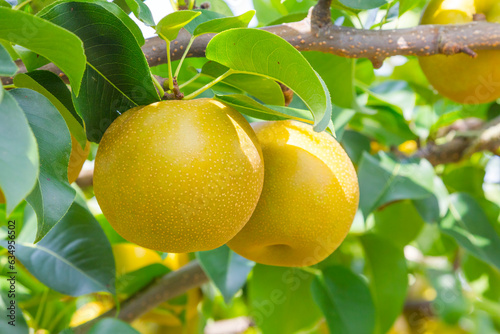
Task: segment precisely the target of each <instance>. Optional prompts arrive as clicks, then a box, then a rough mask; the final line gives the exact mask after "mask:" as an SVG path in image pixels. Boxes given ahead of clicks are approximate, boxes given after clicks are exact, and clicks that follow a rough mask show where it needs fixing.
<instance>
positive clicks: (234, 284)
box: [196, 245, 255, 304]
mask: <svg viewBox="0 0 500 334" xmlns="http://www.w3.org/2000/svg"><path fill="white" fill-rule="evenodd" d="M196 257H197V258H198V260H199V261H200V265H201V267H202V268H203V270H204V271H205V273H206V274H207V276H208V277H210V280H211V281H212V282H213V283H214V284H215V286H216V287H217V288H218V289H219V291H220V292H221V294H222V296H223V297H224V301H225V302H226V304H228V303H229V302H230V301H231V299H232V298H233V296H234V295H235V294H236V292H238V290H240V289H241V288H242V287H243V285H244V284H245V282H246V280H247V276H248V274H249V273H250V271H252V269H253V267H254V265H255V262H253V261H250V260H247V259H245V258H244V257H241V256H240V255H238V254H236V253H235V252H233V251H232V250H230V249H229V247H227V246H226V245H223V246H221V247H219V248H216V249H213V250H210V251H205V252H197V253H196Z"/></svg>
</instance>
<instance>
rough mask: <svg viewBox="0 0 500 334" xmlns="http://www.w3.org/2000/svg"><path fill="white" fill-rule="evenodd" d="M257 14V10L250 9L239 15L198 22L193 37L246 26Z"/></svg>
mask: <svg viewBox="0 0 500 334" xmlns="http://www.w3.org/2000/svg"><path fill="white" fill-rule="evenodd" d="M254 15H255V10H249V11H248V12H246V13H243V14H241V15H239V16H231V17H223V18H215V19H212V20H209V21H206V22H203V23H200V24H198V26H197V27H196V28H195V29H194V31H193V37H198V36H200V35H203V34H210V33H212V34H217V33H220V32H222V31H224V30H228V29H231V28H246V27H247V26H248V24H249V23H250V21H251V20H252V18H253V16H254Z"/></svg>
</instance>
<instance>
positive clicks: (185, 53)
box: [174, 37, 195, 77]
mask: <svg viewBox="0 0 500 334" xmlns="http://www.w3.org/2000/svg"><path fill="white" fill-rule="evenodd" d="M194 39H195V37H191V38H190V39H189V43H188V45H187V46H186V51H184V54H183V55H182V58H181V60H180V61H179V65H178V66H177V68H176V69H175V74H174V77H177V76H178V75H179V72H180V70H181V66H182V63H183V62H184V59H186V56H187V54H188V52H189V49H190V48H191V45H193V42H194Z"/></svg>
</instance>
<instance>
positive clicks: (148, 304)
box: [73, 260, 208, 334]
mask: <svg viewBox="0 0 500 334" xmlns="http://www.w3.org/2000/svg"><path fill="white" fill-rule="evenodd" d="M206 282H208V277H207V276H206V275H205V272H204V271H203V269H202V268H201V266H200V264H199V263H198V261H196V260H195V261H191V262H189V263H188V264H187V265H185V266H184V267H182V268H180V269H179V270H176V271H172V272H170V273H168V274H167V275H165V276H163V277H161V278H160V279H158V280H157V281H155V282H153V283H152V284H150V285H149V286H148V287H146V288H145V289H144V290H142V291H139V292H138V293H137V294H135V295H134V296H132V297H131V298H129V299H127V300H126V301H125V302H123V303H122V305H121V309H120V312H119V313H118V316H117V318H118V319H120V320H123V321H125V322H129V323H130V322H132V321H134V320H135V319H137V318H139V317H141V316H142V315H144V314H146V313H147V312H148V311H150V310H152V309H154V308H155V307H157V306H159V305H160V304H161V303H163V302H165V301H167V300H170V299H172V298H175V297H177V296H180V295H182V294H184V293H185V292H187V291H188V290H190V289H193V288H196V287H198V286H200V285H202V284H203V283H206ZM116 312H117V310H116V308H114V309H112V310H110V311H108V312H106V313H104V314H103V315H101V316H99V317H97V318H95V319H94V320H91V321H89V322H86V323H84V324H83V325H80V326H78V327H75V328H73V331H74V333H75V334H83V333H86V332H87V331H88V330H89V329H90V328H91V327H92V326H93V325H95V323H96V322H98V321H99V320H102V319H103V318H109V317H115V316H116Z"/></svg>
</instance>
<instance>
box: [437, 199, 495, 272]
mask: <svg viewBox="0 0 500 334" xmlns="http://www.w3.org/2000/svg"><path fill="white" fill-rule="evenodd" d="M439 227H440V229H441V231H443V232H444V233H446V234H448V235H449V236H451V237H453V238H455V240H456V241H457V242H458V243H459V244H460V245H461V246H462V247H464V248H465V249H466V250H468V251H469V252H470V253H471V254H473V255H474V256H476V257H478V258H480V259H481V260H483V261H485V262H488V263H490V264H492V265H494V266H496V267H497V268H500V236H499V235H498V233H497V232H496V231H495V229H494V228H493V226H492V225H491V223H490V222H489V221H488V217H487V216H486V214H485V213H484V211H483V209H482V208H481V206H480V205H479V204H478V202H477V201H476V200H475V199H474V198H473V197H472V196H470V195H469V194H466V193H455V194H451V195H450V210H449V212H448V214H447V215H446V216H445V217H444V218H443V220H441V222H439Z"/></svg>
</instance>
